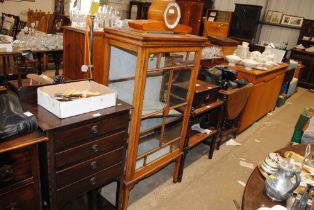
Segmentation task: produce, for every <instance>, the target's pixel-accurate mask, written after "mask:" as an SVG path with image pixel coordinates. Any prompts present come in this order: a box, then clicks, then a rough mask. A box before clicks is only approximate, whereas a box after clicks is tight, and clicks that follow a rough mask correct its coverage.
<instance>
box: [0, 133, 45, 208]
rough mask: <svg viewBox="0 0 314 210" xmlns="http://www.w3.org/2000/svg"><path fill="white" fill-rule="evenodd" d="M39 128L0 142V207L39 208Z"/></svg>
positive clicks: (41, 140)
mask: <svg viewBox="0 0 314 210" xmlns="http://www.w3.org/2000/svg"><path fill="white" fill-rule="evenodd" d="M46 140H47V138H46V137H45V135H44V134H43V133H41V132H39V131H36V132H33V133H31V134H27V135H24V136H19V137H12V138H9V139H7V140H5V141H3V142H1V143H0V209H5V210H16V209H19V210H29V209H32V210H41V209H42V199H41V190H40V175H39V161H38V160H39V159H38V144H39V143H41V142H44V141H46Z"/></svg>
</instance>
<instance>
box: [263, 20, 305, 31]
mask: <svg viewBox="0 0 314 210" xmlns="http://www.w3.org/2000/svg"><path fill="white" fill-rule="evenodd" d="M259 24H262V25H270V26H278V27H282V28H291V29H297V30H300V29H301V27H300V26H290V25H283V24H280V23H270V22H265V21H260V22H259Z"/></svg>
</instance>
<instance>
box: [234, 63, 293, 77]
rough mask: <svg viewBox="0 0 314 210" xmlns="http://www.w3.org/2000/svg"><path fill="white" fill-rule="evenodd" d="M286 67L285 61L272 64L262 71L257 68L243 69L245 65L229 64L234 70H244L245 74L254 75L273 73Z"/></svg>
mask: <svg viewBox="0 0 314 210" xmlns="http://www.w3.org/2000/svg"><path fill="white" fill-rule="evenodd" d="M287 67H288V64H287V63H282V64H279V65H278V66H274V67H272V68H269V69H267V70H265V71H262V70H257V69H252V70H245V66H240V65H236V66H231V68H232V69H234V70H236V71H239V72H244V73H246V74H251V75H255V76H263V75H267V74H271V73H274V72H276V71H278V70H281V69H285V68H287Z"/></svg>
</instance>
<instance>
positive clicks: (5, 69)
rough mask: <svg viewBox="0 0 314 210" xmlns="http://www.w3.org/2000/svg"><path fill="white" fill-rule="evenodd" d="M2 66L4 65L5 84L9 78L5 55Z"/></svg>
mask: <svg viewBox="0 0 314 210" xmlns="http://www.w3.org/2000/svg"><path fill="white" fill-rule="evenodd" d="M2 66H3V84H4V85H5V84H6V83H7V80H8V72H7V62H6V57H5V56H4V57H2Z"/></svg>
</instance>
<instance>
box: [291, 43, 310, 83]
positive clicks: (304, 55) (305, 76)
mask: <svg viewBox="0 0 314 210" xmlns="http://www.w3.org/2000/svg"><path fill="white" fill-rule="evenodd" d="M290 58H292V59H295V60H298V61H301V62H302V64H303V65H304V68H303V69H302V72H301V74H300V76H299V81H298V85H299V86H301V87H304V88H308V89H314V53H312V52H306V51H304V50H299V49H292V50H291V55H290Z"/></svg>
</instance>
